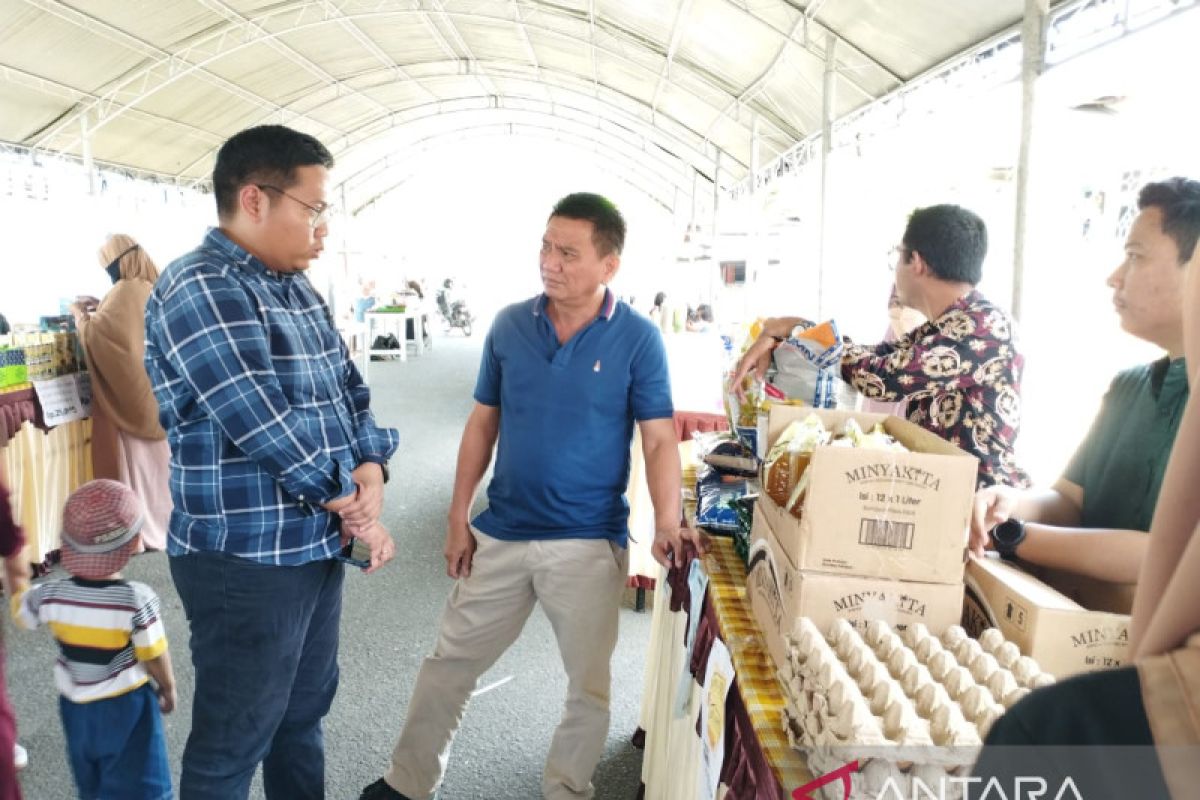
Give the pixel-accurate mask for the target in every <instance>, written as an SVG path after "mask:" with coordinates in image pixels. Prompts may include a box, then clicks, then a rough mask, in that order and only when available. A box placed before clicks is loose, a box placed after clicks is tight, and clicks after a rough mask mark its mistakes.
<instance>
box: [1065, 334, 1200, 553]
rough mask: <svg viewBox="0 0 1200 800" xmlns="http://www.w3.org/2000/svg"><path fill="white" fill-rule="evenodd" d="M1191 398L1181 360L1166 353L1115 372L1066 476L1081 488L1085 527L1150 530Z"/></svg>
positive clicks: (1185, 370)
mask: <svg viewBox="0 0 1200 800" xmlns="http://www.w3.org/2000/svg"><path fill="white" fill-rule="evenodd" d="M1187 399H1188V381H1187V368H1186V367H1185V366H1184V360H1183V359H1182V358H1177V359H1175V360H1174V361H1171V360H1169V359H1166V358H1163V359H1160V360H1158V361H1155V362H1153V363H1151V364H1143V365H1141V366H1138V367H1133V368H1132V369H1127V370H1125V371H1124V372H1121V373H1119V374H1118V375H1117V377H1115V378H1113V382H1112V385H1111V386H1109V388H1108V393H1107V394H1106V395H1105V396H1104V404H1103V405H1102V406H1101V408H1100V413H1099V415H1097V417H1096V421H1095V422H1093V423H1092V429H1091V430H1090V431H1088V435H1087V437H1086V438H1085V439H1084V440H1083V443H1082V444H1080V445H1079V449H1078V450H1076V451H1075V456H1074V457H1073V458H1072V459H1071V463H1070V464H1069V465H1068V466H1067V471H1066V473H1064V475H1063V477H1065V478H1066V479H1067V480H1069V481H1071V482H1072V483H1075V484H1078V485H1079V486H1081V487H1083V519H1082V522H1081V525H1082V526H1083V527H1084V528H1115V529H1127V530H1136V531H1148V530H1150V521H1151V520H1152V519H1153V518H1154V505H1155V503H1157V502H1158V490H1159V489H1160V488H1161V487H1162V479H1163V472H1164V471H1166V468H1167V460H1168V459H1169V458H1170V456H1171V445H1172V444H1173V443H1174V442H1175V431H1177V430H1178V429H1179V420H1180V419H1181V418H1182V417H1183V407H1184V406H1186V405H1187Z"/></svg>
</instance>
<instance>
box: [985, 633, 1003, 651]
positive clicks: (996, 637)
mask: <svg viewBox="0 0 1200 800" xmlns="http://www.w3.org/2000/svg"><path fill="white" fill-rule="evenodd" d="M1003 643H1004V634H1003V633H1001V632H1000V631H999V630H998V629H996V628H988V629H987V630H985V631H984V632H983V633H981V634H979V644H980V645H981V646H982V647H983V649H984V652H987V653H994V652H996V648H997V647H999V646H1000V645H1001V644H1003Z"/></svg>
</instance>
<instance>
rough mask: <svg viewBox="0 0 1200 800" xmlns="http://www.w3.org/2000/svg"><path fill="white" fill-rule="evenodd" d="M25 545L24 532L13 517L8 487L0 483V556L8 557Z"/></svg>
mask: <svg viewBox="0 0 1200 800" xmlns="http://www.w3.org/2000/svg"><path fill="white" fill-rule="evenodd" d="M24 546H25V532H24V531H22V530H21V526H20V525H18V524H17V520H16V519H15V518H14V517H13V512H12V504H11V503H10V502H9V500H8V487H7V486H5V485H4V484H2V483H0V557H3V558H8V557H9V556H11V555H12V554H14V553H19V552H20V551H21V548H22V547H24Z"/></svg>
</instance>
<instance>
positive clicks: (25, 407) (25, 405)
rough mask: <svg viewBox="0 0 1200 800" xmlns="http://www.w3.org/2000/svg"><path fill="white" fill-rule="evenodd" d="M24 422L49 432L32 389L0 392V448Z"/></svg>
mask: <svg viewBox="0 0 1200 800" xmlns="http://www.w3.org/2000/svg"><path fill="white" fill-rule="evenodd" d="M26 422H32V423H33V424H34V425H37V426H38V427H39V428H41V429H42V430H44V431H45V430H49V428H47V427H46V422H45V420H43V419H42V407H41V405H40V404H39V403H38V401H37V395H35V394H34V392H33V389H32V388H30V389H21V390H19V391H16V392H0V446H3V445H6V444H8V440H9V439H11V438H12V437H13V436H15V435H16V433H17V431H18V430H20V429H21V426H22V425H24V424H25V423H26Z"/></svg>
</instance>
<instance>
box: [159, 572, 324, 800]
mask: <svg viewBox="0 0 1200 800" xmlns="http://www.w3.org/2000/svg"><path fill="white" fill-rule="evenodd" d="M171 576H172V577H173V578H174V579H175V587H176V589H178V591H179V597H180V599H181V600H182V601H183V608H184V611H185V612H186V614H187V618H188V622H189V623H190V625H191V633H192V638H191V648H192V664H193V665H194V666H195V669H196V690H195V696H194V698H193V700H192V731H191V733H190V734H189V736H188V741H187V746H186V748H185V749H184V752H183V772H182V775H181V776H180V780H179V792H180V798H181V800H238V799H239V798H245V797H247V796H248V795H249V792H250V780H251V778H253V776H254V770H255V768H256V767H257V766H258V764H259V763H260V762H262V765H263V786H264V789H265V790H266V795H267V797H268V798H271V800H319V799H320V798H324V797H325V744H324V740H323V738H322V733H321V720H322V719H323V718H324V717H325V715H326V714H327V713H329V707H330V705H331V704H332V703H333V696H334V694H336V693H337V685H338V665H337V652H338V623H339V620H340V617H341V613H342V577H343V567H342V564H341V563H340V562H338V561H316V562H312V563H310V564H305V565H304V566H300V567H276V566H270V565H266V564H259V563H257V562H253V561H248V560H246V559H242V558H236V557H234V556H228V555H225V554H222V553H193V554H190V555H186V556H174V557H172V558H171Z"/></svg>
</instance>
